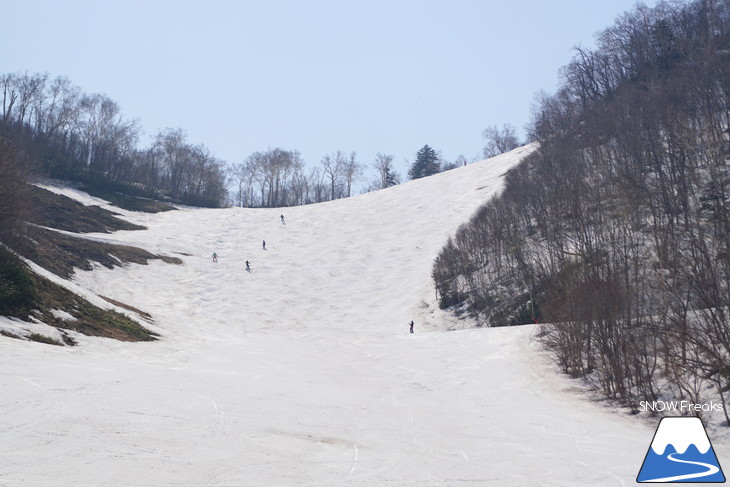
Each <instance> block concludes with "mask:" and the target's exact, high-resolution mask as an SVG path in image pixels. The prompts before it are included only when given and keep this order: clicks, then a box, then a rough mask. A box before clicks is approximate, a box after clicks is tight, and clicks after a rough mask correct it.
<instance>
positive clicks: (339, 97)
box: [0, 0, 656, 173]
mask: <svg viewBox="0 0 730 487" xmlns="http://www.w3.org/2000/svg"><path fill="white" fill-rule="evenodd" d="M645 3H646V4H647V5H649V6H653V5H655V4H656V2H655V1H648V2H645ZM634 6H635V2H634V1H633V0H612V1H610V2H609V1H605V0H556V1H553V2H547V1H544V0H512V1H490V0H482V1H477V0H470V1H465V0H452V1H446V0H444V1H398V0H391V1H380V0H376V1H373V0H368V1H364V0H362V1H321V0H301V1H297V0H266V1H263V0H262V1H233V0H230V1H220V0H212V1H208V2H201V1H199V0H198V1H189V0H175V1H156V0H143V1H139V0H125V1H119V2H113V1H109V2H107V1H103V0H98V1H91V0H66V1H58V0H24V1H14V2H9V3H8V4H7V5H4V6H3V9H2V12H3V14H2V15H3V22H2V24H3V27H2V29H1V30H0V43H1V44H2V46H3V54H2V58H0V59H2V61H0V72H3V73H8V72H23V71H28V72H48V73H49V74H51V75H52V76H56V75H64V76H67V77H68V78H70V79H71V81H72V82H73V83H74V84H76V85H78V86H80V87H81V89H82V90H83V91H84V92H85V93H97V92H98V93H105V94H107V95H108V96H109V97H110V98H112V99H113V100H115V101H116V102H117V103H119V105H120V106H121V109H122V111H123V113H124V115H125V116H126V117H127V118H136V119H139V121H140V122H141V125H142V127H144V129H145V132H146V133H147V134H148V136H151V135H154V134H155V133H156V132H157V131H158V130H160V129H164V128H166V127H172V128H176V127H180V128H183V129H184V130H186V132H187V133H188V141H189V142H190V143H194V144H198V143H203V144H205V145H206V146H208V147H209V148H210V149H211V151H212V152H213V153H214V154H215V155H216V156H217V157H219V158H221V159H224V160H226V161H228V162H231V163H235V162H240V161H242V160H243V159H244V158H245V157H246V156H248V155H249V154H250V153H251V152H254V151H258V150H265V149H266V148H268V147H276V146H279V147H282V148H284V149H289V150H293V149H296V150H299V151H300V152H301V154H302V155H303V157H304V159H305V161H306V162H307V164H308V165H313V164H318V163H319V161H320V160H321V158H322V156H323V155H325V154H327V153H331V152H334V151H336V150H338V149H340V150H343V151H346V152H350V151H355V152H357V153H358V155H359V159H360V160H361V162H364V163H367V164H370V163H371V162H372V160H373V158H374V155H375V154H376V153H377V152H383V153H387V154H392V155H394V156H395V161H396V164H397V167H398V169H399V171H400V172H401V173H404V172H405V170H406V164H405V160H406V159H409V160H411V161H412V160H413V155H414V154H415V152H416V151H417V150H418V149H419V148H420V147H422V146H423V145H424V144H429V145H430V146H432V147H433V148H435V149H436V150H439V151H441V153H442V154H443V156H444V158H446V159H447V160H454V159H455V158H456V157H457V156H458V155H460V154H463V155H464V156H465V157H467V159H469V160H472V159H475V158H477V157H478V156H479V154H480V151H481V147H482V146H483V140H482V138H481V133H482V131H483V129H484V128H485V127H487V126H488V125H498V126H501V125H502V124H504V123H508V124H511V125H514V126H516V127H518V128H519V129H520V132H522V130H521V129H522V127H524V125H525V124H526V123H527V122H528V121H529V118H530V107H531V105H532V103H533V100H534V95H535V93H536V92H538V91H540V90H545V91H547V92H550V93H552V92H554V90H555V88H556V86H557V84H558V80H559V77H558V70H559V68H560V67H561V66H563V65H565V64H567V63H568V61H569V60H570V58H571V55H572V48H573V47H574V46H577V45H581V46H586V47H592V46H593V45H594V34H595V33H596V32H598V31H600V30H602V29H604V28H605V27H607V26H609V25H611V24H613V22H614V20H615V19H616V17H617V16H618V15H619V14H621V13H622V12H624V11H626V10H629V9H631V8H633V7H634Z"/></svg>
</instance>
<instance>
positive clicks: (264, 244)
mask: <svg viewBox="0 0 730 487" xmlns="http://www.w3.org/2000/svg"><path fill="white" fill-rule="evenodd" d="M263 246H264V250H266V240H264V243H263Z"/></svg>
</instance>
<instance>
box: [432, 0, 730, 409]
mask: <svg viewBox="0 0 730 487" xmlns="http://www.w3.org/2000/svg"><path fill="white" fill-rule="evenodd" d="M562 74H563V78H562V79H563V81H562V86H561V87H560V89H559V90H558V91H557V93H555V94H553V95H542V96H541V97H540V99H539V102H538V103H537V104H536V106H535V109H534V118H533V122H532V125H531V130H532V136H533V138H534V139H535V140H538V141H539V144H540V147H539V150H537V151H536V152H535V154H533V155H532V156H531V157H529V159H528V160H526V161H525V162H524V163H523V164H521V165H520V166H519V167H517V168H515V169H513V170H512V171H511V172H510V173H509V174H508V176H507V180H506V187H505V191H504V193H503V195H502V196H501V197H500V198H499V199H496V200H493V201H492V202H490V203H488V204H487V205H486V206H484V207H483V208H481V209H480V210H479V212H478V213H477V214H476V215H475V216H474V217H473V218H472V220H471V221H470V222H469V223H468V224H466V225H464V226H463V227H462V228H461V229H460V230H459V231H458V232H457V234H456V235H455V236H454V237H453V238H452V239H451V240H450V241H449V242H448V244H447V245H446V247H445V248H444V249H443V251H442V252H441V254H440V255H439V257H438V258H437V260H436V262H435V264H434V267H433V276H434V279H435V284H436V288H437V290H438V292H439V295H440V299H441V305H442V306H443V307H454V308H455V309H458V310H461V311H467V310H468V311H469V312H470V313H472V314H474V315H476V316H478V317H479V319H480V320H481V322H482V323H485V324H489V325H492V326H499V325H506V324H519V323H527V322H535V321H540V322H549V323H551V325H549V326H548V325H546V326H543V327H542V329H543V331H544V340H545V343H546V344H547V346H548V347H549V348H550V349H551V350H552V351H553V352H554V354H555V356H556V358H557V360H558V362H559V363H560V365H561V367H562V368H563V369H564V370H565V371H566V372H567V373H569V374H571V375H573V376H576V377H585V378H586V379H587V380H588V381H589V383H590V384H592V385H593V386H594V387H595V388H596V389H597V390H599V391H600V392H602V393H603V394H605V395H606V396H608V397H610V398H614V399H618V400H620V401H622V402H623V403H625V404H627V405H629V406H630V407H632V408H636V407H637V406H638V403H639V401H640V400H652V399H657V398H662V397H681V398H684V399H688V400H693V402H699V399H700V398H704V399H707V400H709V399H715V400H717V399H719V400H720V401H723V402H724V400H725V399H726V396H727V394H728V390H729V389H730V316H728V312H729V311H728V310H729V309H730V308H729V306H730V238H729V232H730V213H729V210H730V208H729V205H730V202H729V200H728V198H730V169H729V167H728V164H729V156H730V139H729V137H728V128H729V127H730V2H728V1H724V0H723V1H717V0H698V1H694V2H685V3H671V4H670V3H661V4H660V5H658V6H657V7H656V8H654V9H649V8H646V7H637V9H635V10H634V11H632V12H630V13H627V14H624V15H623V16H622V17H620V18H619V19H618V20H617V21H616V23H615V25H614V26H612V27H610V28H608V29H606V30H605V31H603V32H601V33H600V34H599V35H598V37H597V47H596V48H595V49H593V50H587V49H580V48H579V49H576V53H575V56H574V58H573V59H572V61H571V62H570V63H569V64H568V65H567V66H566V67H565V68H564V70H563V72H562ZM725 411H726V414H727V409H725ZM726 417H727V416H726Z"/></svg>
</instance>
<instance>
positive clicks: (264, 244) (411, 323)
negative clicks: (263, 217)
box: [211, 215, 413, 333]
mask: <svg viewBox="0 0 730 487" xmlns="http://www.w3.org/2000/svg"><path fill="white" fill-rule="evenodd" d="M279 218H280V219H281V224H282V225H286V222H285V221H284V215H281V216H280V217H279ZM261 247H262V248H263V249H264V250H266V240H263V241H262V242H261ZM211 258H212V259H213V262H218V254H216V253H215V252H213V255H212V256H211ZM246 271H247V272H251V263H250V262H249V261H248V260H247V261H246ZM408 325H409V326H410V332H411V333H413V320H411V322H410V323H409V324H408Z"/></svg>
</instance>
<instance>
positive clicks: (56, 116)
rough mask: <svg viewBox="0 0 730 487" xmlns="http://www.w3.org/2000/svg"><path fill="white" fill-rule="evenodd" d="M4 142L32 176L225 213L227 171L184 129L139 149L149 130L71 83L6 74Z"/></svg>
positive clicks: (1, 101)
mask: <svg viewBox="0 0 730 487" xmlns="http://www.w3.org/2000/svg"><path fill="white" fill-rule="evenodd" d="M0 105H1V106H0V108H1V110H2V111H0V139H5V141H4V142H3V143H4V144H9V145H12V146H13V147H14V150H15V154H14V157H15V160H16V161H17V162H18V163H19V164H21V165H22V166H23V169H25V170H26V171H28V170H32V171H34V172H35V173H36V174H37V175H42V176H50V177H54V178H58V179H63V180H69V181H78V182H84V183H86V184H87V185H92V186H94V187H97V188H105V189H111V190H116V191H122V192H124V193H126V194H134V195H138V196H147V197H154V198H163V199H170V200H172V201H177V202H181V203H187V204H193V205H200V206H221V205H223V204H224V198H225V196H226V190H225V172H224V170H225V167H224V164H223V162H222V161H220V160H218V159H217V158H216V157H215V156H214V155H213V154H211V152H210V150H208V148H206V147H205V146H204V145H195V144H191V143H189V142H188V141H187V140H186V135H185V132H184V131H183V130H182V129H165V130H161V131H160V132H159V133H158V134H157V135H156V136H155V137H154V138H153V140H152V142H151V143H150V144H149V145H148V146H146V147H143V146H141V144H140V137H141V134H142V129H141V127H140V125H139V122H138V121H136V120H131V119H127V118H126V117H124V115H123V114H122V113H121V109H120V107H119V105H118V104H117V103H116V102H115V101H114V100H112V99H110V98H109V97H107V96H106V95H103V94H86V93H83V92H82V91H81V89H80V88H79V87H77V86H75V85H73V84H72V83H71V81H70V80H69V79H68V78H64V77H56V78H51V77H49V75H47V74H28V73H19V74H0Z"/></svg>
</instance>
